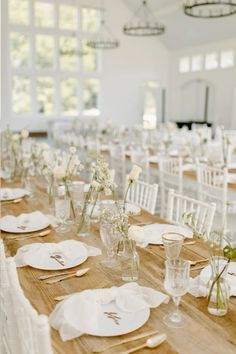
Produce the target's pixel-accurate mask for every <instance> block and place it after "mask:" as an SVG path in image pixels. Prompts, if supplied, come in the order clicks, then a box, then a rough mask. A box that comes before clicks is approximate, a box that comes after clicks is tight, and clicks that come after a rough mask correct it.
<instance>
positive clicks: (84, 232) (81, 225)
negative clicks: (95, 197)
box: [75, 205, 90, 237]
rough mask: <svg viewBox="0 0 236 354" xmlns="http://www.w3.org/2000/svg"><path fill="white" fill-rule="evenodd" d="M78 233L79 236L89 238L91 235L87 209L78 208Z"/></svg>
mask: <svg viewBox="0 0 236 354" xmlns="http://www.w3.org/2000/svg"><path fill="white" fill-rule="evenodd" d="M75 221H76V233H77V235H78V236H82V237H85V236H89V234H90V217H89V215H88V213H87V208H83V207H82V206H80V205H79V206H78V207H77V208H76V219H75Z"/></svg>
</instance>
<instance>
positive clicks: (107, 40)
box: [87, 9, 119, 49]
mask: <svg viewBox="0 0 236 354" xmlns="http://www.w3.org/2000/svg"><path fill="white" fill-rule="evenodd" d="M87 46H88V47H90V48H93V49H115V48H117V47H119V41H118V40H117V39H116V38H115V37H114V35H113V33H112V31H111V29H110V28H109V27H108V25H107V24H106V23H105V16H104V9H103V10H101V24H100V29H99V31H98V33H96V34H95V35H94V36H93V37H92V38H91V39H89V40H88V42H87Z"/></svg>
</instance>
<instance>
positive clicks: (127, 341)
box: [93, 330, 159, 353]
mask: <svg viewBox="0 0 236 354" xmlns="http://www.w3.org/2000/svg"><path fill="white" fill-rule="evenodd" d="M158 332H159V331H158V330H153V331H151V330H150V331H147V332H144V333H140V334H137V335H136V336H132V337H130V338H127V339H121V340H120V341H119V342H116V343H114V344H111V345H107V346H104V347H101V348H96V349H93V353H101V352H105V351H106V350H108V349H111V348H114V347H116V346H118V345H121V344H125V343H129V342H132V341H135V340H138V339H142V338H145V337H148V336H152V335H154V334H156V333H158Z"/></svg>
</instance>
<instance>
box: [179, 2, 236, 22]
mask: <svg viewBox="0 0 236 354" xmlns="http://www.w3.org/2000/svg"><path fill="white" fill-rule="evenodd" d="M184 13H185V14H186V15H188V16H191V17H197V18H220V17H225V16H230V15H234V14H236V0H208V1H206V0H205V1H204V0H187V1H185V4H184Z"/></svg>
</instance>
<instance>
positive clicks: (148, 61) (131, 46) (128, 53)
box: [102, 1, 170, 126]
mask: <svg viewBox="0 0 236 354" xmlns="http://www.w3.org/2000/svg"><path fill="white" fill-rule="evenodd" d="M113 5H114V4H113ZM106 15H107V20H108V24H109V25H111V28H112V30H113V32H114V33H115V34H116V36H117V37H118V38H119V40H120V44H121V45H120V47H119V48H118V49H115V50H112V51H104V53H103V75H102V112H103V116H104V117H105V118H111V119H113V120H114V121H115V122H116V123H118V124H125V125H129V126H130V125H132V124H135V123H138V122H141V119H142V110H143V107H142V102H143V97H142V93H143V84H144V83H145V82H146V81H148V80H151V81H157V82H158V83H159V85H160V87H163V88H167V86H168V80H169V77H168V74H169V72H168V71H169V58H170V52H169V51H168V50H167V49H166V48H165V47H164V45H163V44H162V43H161V42H160V40H159V38H143V37H141V38H136V37H129V36H125V35H123V34H122V27H123V25H124V23H125V22H127V21H129V20H130V17H131V16H132V14H131V13H130V11H129V10H128V9H127V8H126V7H125V5H124V4H123V3H122V2H119V1H117V2H116V6H112V4H111V2H110V3H109V8H108V10H107V11H106Z"/></svg>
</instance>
